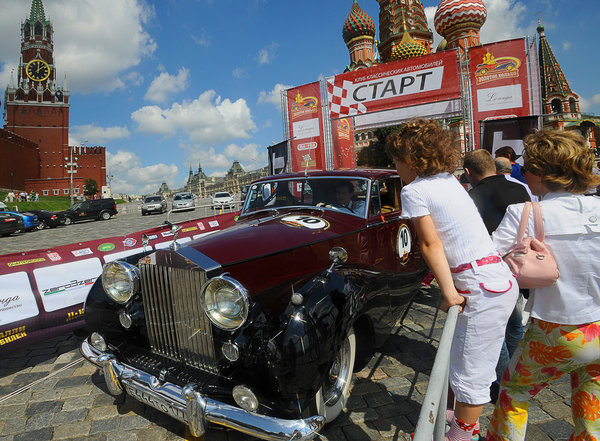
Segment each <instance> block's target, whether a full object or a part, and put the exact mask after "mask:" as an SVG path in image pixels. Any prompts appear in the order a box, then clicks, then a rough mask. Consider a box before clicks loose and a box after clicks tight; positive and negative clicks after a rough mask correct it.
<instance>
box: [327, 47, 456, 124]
mask: <svg viewBox="0 0 600 441" xmlns="http://www.w3.org/2000/svg"><path fill="white" fill-rule="evenodd" d="M327 95H328V102H329V113H330V117H331V119H338V118H343V117H347V116H355V115H361V114H367V113H371V112H379V111H383V110H391V109H397V108H402V107H409V106H415V105H419V104H426V103H432V102H440V101H449V100H454V99H459V98H461V87H460V74H459V70H458V59H457V51H455V50H451V51H444V52H440V53H435V54H431V55H425V56H422V57H418V58H411V59H408V60H401V61H395V62H391V63H385V64H381V65H378V66H374V67H371V68H369V69H360V70H357V71H354V72H346V73H343V74H340V75H336V76H335V77H331V78H328V79H327Z"/></svg>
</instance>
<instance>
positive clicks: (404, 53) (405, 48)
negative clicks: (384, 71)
mask: <svg viewBox="0 0 600 441" xmlns="http://www.w3.org/2000/svg"><path fill="white" fill-rule="evenodd" d="M427 53H428V51H427V48H426V47H425V45H423V44H421V43H419V42H418V41H415V40H414V39H413V38H412V37H411V36H410V34H409V33H408V32H406V31H405V32H404V34H403V35H402V41H401V42H400V44H399V45H398V46H396V47H395V48H394V49H393V50H392V54H391V56H390V59H391V61H397V60H404V59H406V58H414V57H420V56H422V55H427Z"/></svg>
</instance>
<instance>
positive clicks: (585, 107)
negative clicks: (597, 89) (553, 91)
mask: <svg viewBox="0 0 600 441" xmlns="http://www.w3.org/2000/svg"><path fill="white" fill-rule="evenodd" d="M575 93H577V92H575ZM598 104H600V93H597V94H595V95H593V96H592V97H591V98H590V99H587V98H585V97H583V96H581V95H579V107H580V108H581V111H582V112H588V111H592V112H593V111H597V110H596V106H598Z"/></svg>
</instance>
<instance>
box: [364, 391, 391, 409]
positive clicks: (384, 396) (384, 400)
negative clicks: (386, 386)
mask: <svg viewBox="0 0 600 441" xmlns="http://www.w3.org/2000/svg"><path fill="white" fill-rule="evenodd" d="M363 399H364V400H365V402H366V403H367V406H369V407H371V408H375V407H380V406H384V405H386V404H391V403H393V402H394V399H393V398H392V397H391V396H390V394H389V393H387V392H377V393H374V394H365V395H363Z"/></svg>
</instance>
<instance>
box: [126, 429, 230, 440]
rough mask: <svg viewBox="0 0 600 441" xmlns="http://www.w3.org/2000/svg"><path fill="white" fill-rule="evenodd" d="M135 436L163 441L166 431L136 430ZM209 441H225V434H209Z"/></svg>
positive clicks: (141, 438)
mask: <svg viewBox="0 0 600 441" xmlns="http://www.w3.org/2000/svg"><path fill="white" fill-rule="evenodd" d="M136 434H137V437H138V439H140V440H144V441H163V440H165V439H166V438H167V430H166V429H163V428H162V427H151V428H149V429H143V430H138V431H137V432H136ZM210 441H227V434H226V433H225V432H217V433H215V434H212V433H211V437H210Z"/></svg>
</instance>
